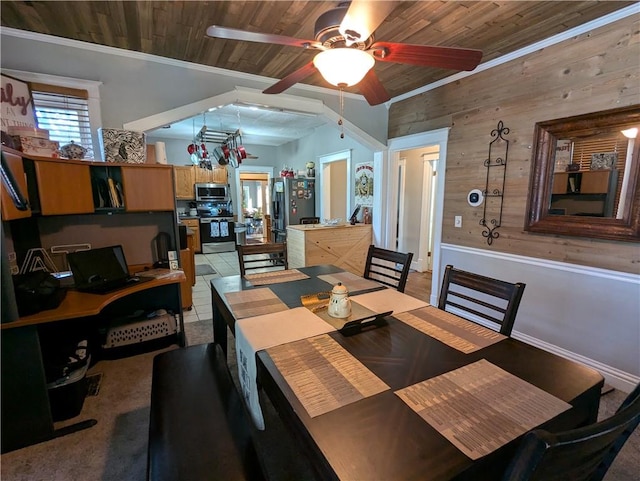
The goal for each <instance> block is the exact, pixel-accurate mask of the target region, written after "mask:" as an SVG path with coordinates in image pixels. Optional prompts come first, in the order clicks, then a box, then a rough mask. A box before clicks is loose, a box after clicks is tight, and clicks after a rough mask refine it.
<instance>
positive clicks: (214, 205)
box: [197, 200, 233, 220]
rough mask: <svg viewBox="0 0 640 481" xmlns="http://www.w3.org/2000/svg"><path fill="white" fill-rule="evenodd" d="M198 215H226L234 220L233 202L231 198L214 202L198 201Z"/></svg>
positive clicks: (201, 216) (206, 216) (202, 216)
mask: <svg viewBox="0 0 640 481" xmlns="http://www.w3.org/2000/svg"><path fill="white" fill-rule="evenodd" d="M197 211H198V217H200V218H208V217H226V218H231V220H233V204H232V203H231V200H227V201H219V202H218V201H214V202H198V203H197Z"/></svg>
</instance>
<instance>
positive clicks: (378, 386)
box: [211, 265, 604, 481]
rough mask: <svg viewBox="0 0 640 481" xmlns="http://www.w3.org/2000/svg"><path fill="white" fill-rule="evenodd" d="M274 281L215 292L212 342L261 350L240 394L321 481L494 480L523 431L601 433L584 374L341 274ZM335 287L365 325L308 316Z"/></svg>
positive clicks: (221, 282) (595, 378)
mask: <svg viewBox="0 0 640 481" xmlns="http://www.w3.org/2000/svg"><path fill="white" fill-rule="evenodd" d="M281 272H282V274H275V275H265V277H263V278H261V277H260V276H256V275H253V277H251V276H245V277H242V276H227V277H222V278H217V279H212V280H211V293H212V304H213V331H214V342H216V343H219V344H220V345H222V347H223V350H225V352H226V351H227V328H229V329H231V332H232V333H233V334H234V336H236V346H244V344H239V341H240V339H245V338H246V339H248V340H249V341H250V342H255V341H256V340H257V344H256V345H257V347H256V348H255V352H252V351H249V352H250V354H249V355H248V356H247V355H246V354H243V355H244V356H245V357H246V358H247V359H241V356H240V357H239V365H238V369H239V370H242V369H243V366H242V365H243V364H244V363H245V361H247V360H248V361H250V362H249V363H248V364H253V363H255V371H253V370H249V373H247V371H242V372H239V377H240V378H241V382H242V378H243V377H244V378H247V377H248V378H249V379H248V380H249V381H250V383H251V384H252V385H253V386H254V387H253V388H252V389H255V388H257V390H258V403H259V402H260V399H262V400H264V397H265V396H268V398H269V400H270V402H271V403H272V405H273V407H274V408H275V409H276V411H277V412H278V414H279V417H280V419H282V422H283V423H284V424H285V426H286V427H287V428H288V430H289V431H290V432H291V434H292V436H293V437H294V439H295V440H296V441H297V445H298V446H300V448H301V450H302V451H303V452H304V455H305V456H306V457H307V458H308V461H309V464H310V465H311V466H312V468H313V471H314V473H315V474H316V476H317V478H318V479H331V480H414V479H421V480H432V481H444V480H492V481H494V480H499V479H501V476H502V474H503V473H504V471H505V469H506V467H507V466H508V464H509V462H510V460H511V459H512V457H513V455H514V453H515V451H516V449H517V446H518V443H519V441H520V439H521V438H522V436H523V434H524V433H525V432H527V431H528V430H530V429H533V428H537V427H541V428H544V429H547V430H550V431H559V430H565V429H571V428H575V427H579V426H584V425H587V424H590V423H593V422H595V421H596V420H597V415H598V407H599V400H600V394H601V389H602V386H603V383H604V379H603V377H602V376H601V375H600V374H599V373H598V372H597V371H595V370H593V369H591V368H589V367H587V366H584V365H582V364H580V363H577V362H575V361H573V360H569V359H566V358H563V357H560V356H558V355H556V354H554V353H551V352H548V351H545V350H542V349H540V348H537V347H535V346H532V345H529V344H527V343H525V342H522V341H520V340H517V339H514V338H512V337H507V336H503V335H501V334H499V333H497V332H495V331H493V330H491V329H488V328H486V327H484V326H481V325H479V324H477V323H474V322H471V321H468V320H465V319H463V318H461V317H458V316H457V315H455V313H451V312H445V311H442V310H439V309H437V308H436V307H434V306H430V305H428V303H426V302H424V301H420V300H417V299H415V298H413V297H411V296H409V295H406V294H404V293H399V292H397V291H395V290H393V289H389V288H386V287H384V286H382V285H376V283H375V282H373V281H368V282H367V280H364V279H362V278H358V276H355V275H353V274H351V273H345V272H344V271H342V269H340V268H338V267H336V266H332V265H320V266H312V267H303V268H298V269H294V270H289V271H281ZM336 280H344V284H345V285H346V286H347V288H348V289H349V292H350V299H351V302H352V306H353V313H354V316H355V315H356V314H360V313H361V311H359V310H358V309H360V310H363V309H364V311H366V312H367V313H369V314H371V313H373V316H369V317H368V318H367V319H366V323H362V324H361V325H360V324H358V323H357V322H356V323H354V324H353V325H351V324H349V326H348V327H349V329H346V328H341V326H342V325H346V324H348V323H347V322H346V321H348V320H349V319H346V320H344V321H345V322H343V323H342V324H340V322H338V323H337V324H336V322H335V321H336V320H335V319H329V318H328V317H327V316H326V309H322V307H323V306H322V305H321V304H318V303H315V304H307V302H306V300H308V299H309V298H311V297H313V299H314V300H316V299H317V298H320V297H322V296H318V293H328V292H330V291H331V288H332V285H333V283H335V281H336ZM324 298H326V296H324ZM356 317H357V316H356ZM361 317H362V316H361ZM366 317H367V316H364V317H363V318H366ZM324 321H327V322H326V323H325V322H324ZM338 321H340V320H338ZM369 321H370V322H369ZM307 325H308V326H313V327H310V328H309V330H308V331H305V326H307ZM251 326H253V328H254V329H256V328H257V330H255V331H254V332H253V333H252V332H251V330H250V329H251ZM323 326H324V327H323ZM327 326H328V327H327ZM354 326H355V327H354ZM238 352H239V353H240V351H238ZM252 358H254V359H252ZM254 377H255V379H253V378H254ZM245 381H246V379H245ZM243 389H244V384H243ZM244 396H245V399H246V400H247V403H248V404H249V407H250V408H251V406H250V404H251V403H250V401H251V399H249V398H250V396H249V395H248V393H247V392H244ZM254 401H255V399H254ZM259 411H260V409H259V406H258V414H259ZM259 418H260V416H257V417H254V422H255V423H256V426H257V427H258V428H259V429H261V428H265V429H269V426H268V425H267V426H260V425H259V424H258V422H259V420H260V419H259Z"/></svg>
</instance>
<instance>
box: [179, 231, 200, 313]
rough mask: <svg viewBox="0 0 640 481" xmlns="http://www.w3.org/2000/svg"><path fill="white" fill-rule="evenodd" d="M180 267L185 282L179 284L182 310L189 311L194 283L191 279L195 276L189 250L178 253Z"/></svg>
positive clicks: (191, 304)
mask: <svg viewBox="0 0 640 481" xmlns="http://www.w3.org/2000/svg"><path fill="white" fill-rule="evenodd" d="M191 237H193V236H191ZM180 267H181V268H182V270H183V272H184V275H185V280H183V281H182V282H180V294H181V298H182V309H187V310H191V308H192V306H193V292H192V290H191V289H192V286H193V285H194V284H195V282H193V279H195V275H196V264H195V259H194V253H193V251H192V250H191V249H189V248H186V249H182V250H181V251H180Z"/></svg>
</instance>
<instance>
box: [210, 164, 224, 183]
mask: <svg viewBox="0 0 640 481" xmlns="http://www.w3.org/2000/svg"><path fill="white" fill-rule="evenodd" d="M212 172H213V176H212V179H211V181H212V183H213V184H225V185H226V184H227V183H228V173H227V168H226V167H214V168H213V171H212Z"/></svg>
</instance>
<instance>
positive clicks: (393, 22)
mask: <svg viewBox="0 0 640 481" xmlns="http://www.w3.org/2000/svg"><path fill="white" fill-rule="evenodd" d="M633 3H635V2H631V1H546V2H538V1H476V2H473V1H418V2H415V1H405V2H400V4H399V5H398V6H397V7H396V8H395V9H394V10H393V11H392V12H391V14H390V15H389V16H388V17H387V19H386V20H385V21H384V23H383V24H382V25H381V26H380V27H379V28H378V29H377V31H376V32H375V38H376V39H377V40H382V41H387V42H403V43H413V44H422V45H442V46H453V47H464V48H474V49H480V50H482V51H483V52H484V55H483V59H482V62H486V61H489V60H492V59H495V58H497V57H500V56H502V55H505V54H507V53H509V52H513V51H515V50H517V49H519V48H522V47H525V46H527V45H530V44H532V43H534V42H537V41H539V40H543V39H545V38H548V37H550V36H552V35H555V34H558V33H562V32H564V31H565V30H567V29H569V28H572V27H575V26H578V25H581V24H583V23H586V22H588V21H591V20H594V19H596V18H599V17H601V16H603V15H606V14H608V13H611V12H614V11H616V10H619V9H621V8H624V7H626V6H628V5H631V4H633ZM338 4H339V2H327V1H263V2H257V1H249V2H245V1H238V0H233V1H208V2H204V1H103V2H99V1H91V2H78V1H45V2H33V1H29V2H15V1H7V0H3V1H2V5H1V9H0V15H1V23H2V26H3V27H13V28H17V29H21V30H28V31H33V32H38V33H44V34H49V35H54V36H58V37H64V38H69V39H75V40H81V41H85V42H91V43H96V44H101V45H108V46H111V47H118V48H122V49H127V50H134V51H138V52H144V53H148V54H153V55H159V56H162V57H169V58H173V59H178V60H185V61H188V62H194V63H199V64H204V65H210V66H214V67H220V68H224V69H229V70H234V71H239V72H246V73H251V74H257V75H263V76H266V77H271V78H274V79H280V78H282V77H284V76H286V75H287V74H289V73H291V72H293V71H294V70H296V69H297V68H299V67H301V66H303V65H304V64H306V63H307V62H309V61H310V60H311V59H312V58H313V55H314V54H315V52H313V51H305V50H303V49H300V48H296V47H289V46H277V45H267V44H260V43H249V42H240V41H231V40H220V39H212V38H208V37H207V36H206V35H205V31H206V29H207V27H208V26H209V25H214V24H215V25H221V26H225V27H234V28H241V29H245V30H248V31H252V32H261V33H272V34H280V35H287V36H291V37H296V38H300V39H311V40H312V39H314V23H315V21H316V19H317V18H318V16H319V15H321V14H322V13H324V12H326V11H327V10H330V9H332V8H334V7H336V6H337V5H338ZM374 68H375V71H376V73H377V75H378V77H379V78H380V80H381V81H382V84H383V85H384V86H385V88H386V89H387V91H388V92H389V94H390V95H391V97H395V96H397V95H400V94H403V93H406V92H408V91H411V90H414V89H416V88H419V87H421V86H423V85H427V84H429V83H431V82H435V81H437V80H439V79H442V78H444V77H447V76H449V75H452V74H453V73H455V71H451V70H446V69H438V68H426V67H414V66H408V65H402V64H395V63H384V62H377V63H376V66H375V67H374ZM304 83H307V84H311V85H317V86H322V87H330V85H329V84H328V83H326V82H325V81H324V79H322V78H321V77H320V75H319V74H315V75H313V76H311V77H309V78H307V79H306V80H305V81H304ZM352 91H354V92H357V89H352Z"/></svg>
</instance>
